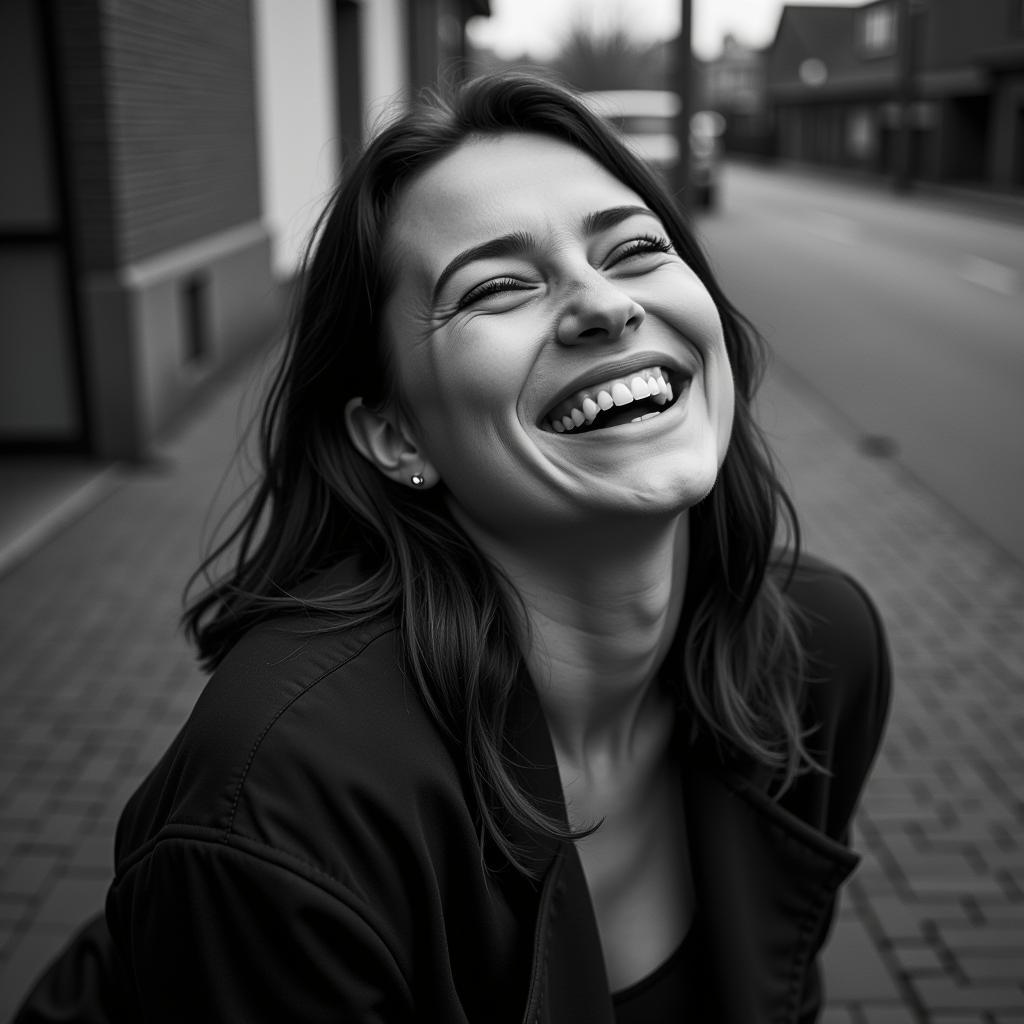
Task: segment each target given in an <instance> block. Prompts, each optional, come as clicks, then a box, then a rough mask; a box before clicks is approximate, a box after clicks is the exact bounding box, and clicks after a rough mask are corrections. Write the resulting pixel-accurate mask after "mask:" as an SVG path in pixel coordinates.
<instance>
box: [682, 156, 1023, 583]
mask: <svg viewBox="0 0 1024 1024" xmlns="http://www.w3.org/2000/svg"><path fill="white" fill-rule="evenodd" d="M722 199H723V202H722V205H721V207H720V209H719V210H718V211H716V212H715V213H714V214H711V215H709V216H706V217H703V218H701V219H699V220H698V222H697V228H698V231H699V233H700V234H701V236H702V237H703V239H704V241H705V244H706V246H707V248H708V250H709V253H710V255H711V258H712V262H713V263H714V265H715V267H716V269H717V271H718V273H719V275H720V278H721V280H722V282H723V284H724V286H725V289H726V292H727V294H728V295H729V297H730V298H731V300H732V301H733V302H734V303H735V304H736V305H737V306H738V307H739V308H740V309H741V311H742V312H744V313H745V314H746V315H747V316H749V317H750V318H751V319H752V320H753V322H754V323H755V325H756V326H757V327H758V329H759V330H761V332H762V333H763V334H764V335H765V336H766V338H767V339H768V340H769V342H770V343H771V345H772V348H773V349H774V351H775V357H776V359H778V360H779V361H780V362H781V363H782V364H783V365H784V367H785V368H787V369H791V370H793V371H795V372H796V373H797V374H798V375H799V376H800V377H802V378H803V379H804V381H805V382H806V383H807V384H808V385H809V386H810V387H812V388H813V389H814V390H815V391H816V392H818V394H819V395H820V396H821V397H822V398H824V399H825V400H826V401H827V402H828V403H829V404H831V405H832V406H833V407H834V408H835V409H836V410H837V411H839V412H840V413H841V414H842V416H843V417H844V418H845V419H846V420H847V421H848V423H849V424H850V426H851V428H852V429H854V430H856V431H857V432H858V434H859V435H860V436H861V437H862V438H864V440H865V443H866V444H868V445H870V446H871V447H872V448H874V449H876V450H879V451H887V452H888V453H889V454H891V455H892V456H893V457H895V458H897V459H898V460H899V461H900V462H901V463H902V464H903V466H905V467H906V468H907V469H909V470H910V471H911V472H912V473H913V474H914V475H915V476H916V477H917V478H918V479H919V480H920V481H921V482H922V483H924V484H925V485H926V486H928V487H929V488H931V489H932V490H933V491H934V492H935V493H936V494H938V495H939V496H940V497H941V498H942V499H943V500H945V501H946V502H948V503H949V504H950V505H951V506H952V507H953V508H954V509H955V510H957V511H958V512H959V513H960V514H962V515H963V516H965V517H966V518H967V519H968V520H970V521H971V522H972V523H973V524H974V525H975V526H977V527H979V528H980V529H981V530H982V531H983V532H984V533H985V534H987V535H988V537H989V538H990V539H991V540H993V541H995V542H996V543H997V544H998V545H999V546H1000V547H1002V548H1003V549H1004V550H1005V551H1007V552H1008V553H1010V554H1011V555H1012V556H1013V557H1014V558H1016V560H1017V561H1018V562H1020V563H1021V564H1024V220H1022V219H1020V218H1018V219H1017V220H1016V221H1013V220H1007V219H1006V218H1005V217H1004V218H1002V219H1000V215H999V214H997V213H995V212H992V213H989V212H988V211H985V212H976V211H972V210H970V209H965V208H964V207H963V206H955V205H952V204H950V203H949V202H943V201H940V200H937V199H932V198H924V197H921V196H918V195H914V196H911V197H909V198H905V197H897V196H895V195H894V194H892V193H891V192H888V191H886V190H885V189H883V188H878V187H872V186H868V185H863V184H859V183H848V182H837V181H835V180H832V179H828V178H824V177H820V176H817V175H813V174H807V173H800V172H794V171H790V170H788V169H787V170H781V169H772V168H758V167H752V166H746V165H730V166H729V167H727V168H726V171H725V175H724V183H723V188H722ZM865 500H870V496H868V495H865Z"/></svg>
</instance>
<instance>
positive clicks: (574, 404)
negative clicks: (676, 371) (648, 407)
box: [547, 366, 673, 434]
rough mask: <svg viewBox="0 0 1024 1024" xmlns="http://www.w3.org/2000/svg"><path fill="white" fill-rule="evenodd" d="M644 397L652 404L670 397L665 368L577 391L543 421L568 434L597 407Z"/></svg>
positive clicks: (601, 408)
mask: <svg viewBox="0 0 1024 1024" xmlns="http://www.w3.org/2000/svg"><path fill="white" fill-rule="evenodd" d="M644 398H650V399H651V400H652V401H653V402H654V403H655V404H656V405H664V404H665V403H666V402H670V401H671V400H672V398H673V394H672V385H671V384H670V383H669V382H668V381H667V380H666V379H665V371H664V370H662V369H661V367H658V366H651V367H648V368H646V369H643V370H639V371H638V372H637V373H635V374H631V375H630V376H628V377H621V378H618V379H616V380H610V381H607V382H605V383H603V384H598V385H596V386H594V387H589V388H584V389H583V390H582V391H578V392H577V393H576V394H575V395H572V396H570V397H569V398H567V399H565V401H563V402H560V403H559V404H558V405H557V406H556V407H555V408H554V409H553V410H552V411H551V415H550V416H549V418H548V421H547V425H548V426H550V427H551V429H552V430H554V431H557V432H558V433H559V434H568V433H570V432H571V431H573V430H576V429H577V428H578V427H582V426H583V425H584V424H590V423H593V422H594V420H595V419H597V414H598V413H599V412H601V411H607V410H608V409H611V408H612V406H623V405H629V403H630V402H639V401H640V400H641V399H644Z"/></svg>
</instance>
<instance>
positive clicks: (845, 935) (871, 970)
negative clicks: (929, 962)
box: [822, 918, 900, 1003]
mask: <svg viewBox="0 0 1024 1024" xmlns="http://www.w3.org/2000/svg"><path fill="white" fill-rule="evenodd" d="M822 969H823V975H824V979H825V991H826V992H827V993H828V998H829V1001H830V1002H837V1003H843V1002H853V1001H854V1000H863V999H875V1000H886V999H892V1000H894V1001H898V1000H899V998H900V996H899V992H898V991H897V989H896V985H895V983H894V982H893V979H892V977H891V976H890V974H889V971H888V969H887V968H886V966H885V963H884V962H883V961H882V958H881V956H880V955H879V952H878V949H877V947H876V946H875V944H874V943H873V942H872V941H871V938H870V936H869V935H868V933H867V931H866V929H865V927H864V925H863V924H862V923H861V921H860V920H858V919H856V918H853V919H849V918H841V919H839V920H837V921H836V924H835V927H834V929H833V931H832V935H831V937H830V938H829V942H828V946H827V947H826V949H825V952H824V955H823V957H822Z"/></svg>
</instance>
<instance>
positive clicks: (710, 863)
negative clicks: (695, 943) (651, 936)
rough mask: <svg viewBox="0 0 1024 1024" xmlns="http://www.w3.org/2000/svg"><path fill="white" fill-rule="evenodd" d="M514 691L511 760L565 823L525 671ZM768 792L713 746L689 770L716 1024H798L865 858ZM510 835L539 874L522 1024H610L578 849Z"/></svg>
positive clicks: (698, 751)
mask: <svg viewBox="0 0 1024 1024" xmlns="http://www.w3.org/2000/svg"><path fill="white" fill-rule="evenodd" d="M519 682H520V685H519V686H518V687H517V692H516V695H515V697H514V698H513V701H512V704H511V708H510V715H509V720H508V725H509V728H508V735H510V737H511V746H510V756H512V757H513V758H514V759H515V761H514V763H515V765H516V768H515V771H516V774H517V775H518V777H519V779H520V781H521V782H522V784H523V785H524V786H525V787H526V789H527V791H528V792H529V793H530V794H531V796H532V797H533V799H534V800H535V801H536V804H537V806H539V807H541V808H543V809H544V810H546V811H547V812H548V813H550V814H551V815H552V816H553V817H554V818H556V820H558V821H560V822H561V823H563V824H564V823H565V822H566V820H567V819H566V809H565V799H564V794H563V792H562V786H561V779H560V776H559V773H558V766H557V762H556V760H555V753H554V747H553V745H552V742H551V736H550V733H549V730H548V727H547V723H546V721H545V719H544V714H543V711H542V709H541V706H540V701H539V699H538V697H537V694H536V691H535V689H534V687H533V685H532V682H531V681H530V680H529V678H528V676H526V675H525V672H524V673H523V674H522V675H521V678H520V681H519ZM767 782H768V779H767V775H766V773H763V772H745V771H742V770H739V769H737V768H730V767H728V766H726V765H724V764H723V763H722V761H721V759H720V758H719V757H718V756H717V754H716V753H715V751H714V748H713V747H712V745H711V744H700V743H698V744H696V745H694V746H693V747H691V748H690V749H689V751H688V754H687V756H686V758H685V759H684V769H683V777H682V780H681V784H682V786H683V793H684V806H685V812H686V815H687V832H688V835H689V846H690V857H691V869H692V871H693V876H694V884H695V887H696V891H697V894H698V900H699V903H700V907H701V908H702V910H703V912H702V929H703V933H702V937H701V938H702V946H703V948H704V949H705V950H706V951H707V954H708V962H709V964H710V965H711V971H710V976H709V978H708V985H709V989H710V991H709V997H710V999H711V1002H712V1005H713V1007H714V1009H715V1014H714V1019H715V1020H716V1021H718V1022H721V1024H729V1022H736V1024H741V1022H742V1024H749V1022H750V1021H754V1020H758V1021H761V1020H771V1021H780V1022H782V1021H795V1020H796V1019H797V1016H798V1014H799V1012H800V1004H801V1000H802V999H803V998H804V996H805V993H806V992H807V991H808V984H811V985H813V978H811V972H813V971H814V970H815V967H814V964H813V959H814V956H815V954H816V951H817V949H818V947H819V945H820V943H821V940H822V937H823V935H824V933H825V930H826V929H827V927H828V923H829V920H830V915H831V908H832V905H833V902H834V899H835V896H836V892H837V890H838V887H839V885H840V884H841V883H842V881H843V880H844V879H845V878H846V877H847V876H848V875H849V874H850V872H852V870H853V868H854V867H855V866H856V864H857V862H858V859H859V858H858V857H857V856H856V855H855V854H853V853H852V852H851V851H850V850H849V849H848V848H847V847H845V846H844V845H842V844H841V843H839V842H836V841H835V840H833V839H831V838H830V837H828V836H826V835H824V834H823V833H821V832H819V831H817V830H816V829H814V828H813V827H812V826H810V825H809V824H807V823H806V822H804V821H803V820H802V819H801V818H799V817H798V816H797V815H796V814H794V813H792V812H791V811H789V810H787V809H785V808H783V807H782V806H780V805H779V803H777V802H776V801H774V800H773V799H772V798H771V797H770V796H769V795H768V793H767ZM510 834H512V835H513V836H514V838H515V839H516V841H517V842H518V843H519V844H521V845H522V847H523V848H525V849H527V850H529V851H530V854H529V857H530V860H531V862H532V863H534V864H535V865H537V866H538V867H539V868H540V869H541V870H542V872H543V874H542V879H543V881H542V887H541V893H540V904H539V911H538V917H537V921H536V927H535V934H534V951H533V973H532V976H531V984H530V996H529V1001H528V1007H527V1015H526V1017H525V1018H524V1020H526V1021H530V1022H545V1021H559V1022H562V1021H572V1020H587V1021H588V1022H592V1024H612V1022H613V1019H614V1018H613V1012H612V1008H611V1000H610V999H609V998H608V983H607V978H606V975H605V970H604V962H603V957H602V954H601V944H600V938H599V935H598V931H597V923H596V918H595V916H594V911H593V907H592V905H591V902H590V895H589V891H588V889H587V885H586V880H585V878H584V876H583V871H582V867H581V866H580V862H579V858H578V856H577V855H576V852H575V848H574V847H573V845H572V844H571V843H567V842H562V841H559V840H557V839H551V838H540V837H537V836H535V835H532V834H531V833H529V832H527V831H525V830H523V829H521V828H512V829H511V830H510ZM768 1007H770V1008H771V1010H770V1012H766V1008H768ZM584 1010H585V1012H584Z"/></svg>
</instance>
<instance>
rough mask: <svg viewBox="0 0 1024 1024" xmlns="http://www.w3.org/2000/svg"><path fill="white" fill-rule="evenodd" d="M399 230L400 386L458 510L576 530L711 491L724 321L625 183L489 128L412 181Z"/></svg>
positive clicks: (524, 527) (719, 436)
mask: <svg viewBox="0 0 1024 1024" xmlns="http://www.w3.org/2000/svg"><path fill="white" fill-rule="evenodd" d="M387 242H388V252H389V254H390V257H391V259H392V260H393V263H394V269H395V271H396V273H395V282H396V284H395V287H394V290H393V293H392V294H391V296H390V298H389V300H388V304H387V307H386V310H385V318H384V322H385V330H386V334H387V343H388V344H389V346H390V347H391V350H392V357H393V366H394V371H395V373H396V375H397V387H398V391H399V394H400V395H401V397H402V400H403V404H404V407H405V409H406V410H407V411H408V414H409V416H410V418H411V420H412V423H411V426H410V429H411V432H412V434H413V435H414V436H415V439H416V442H417V444H418V446H419V449H420V451H421V453H422V454H423V455H424V456H425V459H426V460H427V461H428V462H429V464H430V465H432V466H433V468H434V470H435V472H436V475H437V476H439V478H440V480H441V481H442V482H443V483H444V484H445V485H446V486H447V488H448V490H449V492H450V501H451V504H452V510H453V512H454V514H456V516H457V517H458V518H459V519H460V520H461V521H462V522H463V523H464V525H467V526H471V527H472V526H475V527H476V528H477V529H482V530H485V531H487V532H489V533H490V534H492V535H493V536H495V537H499V538H503V539H505V540H509V539H515V537H516V536H521V535H523V534H528V535H530V536H532V537H537V536H538V534H537V531H538V530H540V531H543V530H547V531H561V532H562V533H563V534H564V533H565V531H566V530H570V531H571V530H574V529H579V528H580V527H581V526H583V525H596V524H599V523H600V521H601V519H602V517H604V518H605V519H607V520H608V521H609V522H610V521H613V520H616V519H617V520H622V518H623V517H624V516H627V517H634V518H635V517H636V516H637V515H645V516H650V515H654V516H677V515H678V514H679V513H681V512H682V511H683V510H684V509H686V508H688V507H689V506H690V505H692V504H694V503H695V502H697V501H699V500H700V499H701V498H703V497H704V496H705V495H706V494H707V493H708V491H709V490H710V488H711V486H712V484H713V483H714V481H715V478H716V476H717V473H718V469H719V467H720V465H721V462H722V459H723V457H724V455H725V451H726V446H727V444H728V440H729V432H730V429H731V425H732V414H733V385H732V376H731V373H730V369H729V361H728V357H727V355H726V350H725V342H724V338H723V334H722V325H721V321H720V319H719V316H718V311H717V309H716V307H715V304H714V302H713V301H712V298H711V296H710V295H709V294H708V291H707V290H706V289H705V287H704V286H703V284H701V282H700V280H699V279H698V278H697V276H696V275H695V274H694V273H693V272H692V271H691V270H690V268H689V267H688V266H687V265H686V264H685V263H684V262H683V261H682V260H681V259H680V258H679V256H677V255H676V254H675V252H674V250H673V249H672V248H671V246H670V243H669V239H668V235H667V233H666V231H665V229H664V227H663V226H662V224H661V222H660V221H659V219H658V218H657V217H656V216H655V215H654V214H653V213H652V212H651V211H649V210H648V209H647V208H646V206H645V205H644V203H643V201H642V200H641V199H640V197H639V196H638V195H637V194H636V193H634V192H633V191H632V190H631V189H630V188H628V187H627V186H625V185H624V184H623V183H622V182H620V181H619V180H618V179H617V178H615V177H614V176H613V175H612V174H610V173H609V172H608V171H606V170H605V169H604V168H603V167H601V166H600V165H599V164H597V163H596V162H595V161H593V160H592V159H591V158H590V157H589V156H587V155H586V154H584V153H583V152H581V151H579V150H577V149H575V148H573V147H572V146H569V145H567V144H565V143H563V142H560V141H557V140H554V139H551V138H548V137H546V136H542V135H533V134H506V135H501V136H497V137H487V138H482V139H479V140H474V141H471V142H466V143H464V144H463V145H462V146H461V147H460V148H459V149H457V150H455V151H454V152H453V153H451V154H449V155H448V156H446V157H445V158H444V159H442V160H440V161H439V162H438V163H436V164H435V165H433V166H431V167H430V168H429V169H428V170H426V171H425V172H423V173H422V174H421V175H419V176H418V177H417V178H415V179H414V180H413V182H412V183H411V184H410V185H409V187H408V188H407V190H406V191H405V193H404V194H403V195H402V197H401V198H400V200H399V201H398V202H397V205H396V208H395V211H394V214H393V220H392V226H391V228H390V231H389V234H388V239H387Z"/></svg>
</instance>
